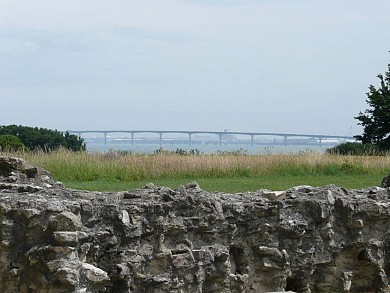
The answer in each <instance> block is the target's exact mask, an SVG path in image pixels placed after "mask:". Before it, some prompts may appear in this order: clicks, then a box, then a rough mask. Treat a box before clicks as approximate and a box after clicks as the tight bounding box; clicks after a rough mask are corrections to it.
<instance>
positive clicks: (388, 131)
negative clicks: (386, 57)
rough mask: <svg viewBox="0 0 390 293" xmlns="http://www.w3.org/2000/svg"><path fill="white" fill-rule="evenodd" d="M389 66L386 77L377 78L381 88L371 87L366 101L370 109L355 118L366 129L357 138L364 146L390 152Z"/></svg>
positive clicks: (389, 66)
mask: <svg viewBox="0 0 390 293" xmlns="http://www.w3.org/2000/svg"><path fill="white" fill-rule="evenodd" d="M387 66H388V70H389V71H387V72H386V73H385V76H383V75H382V74H378V76H377V77H378V78H379V80H380V82H381V84H380V87H379V88H378V89H376V88H375V87H374V86H373V85H370V87H369V89H370V92H369V93H367V97H368V98H367V100H366V101H367V104H368V105H369V108H368V109H367V110H365V112H364V113H362V112H360V113H359V115H358V116H356V117H355V119H357V120H359V121H360V123H358V124H359V125H362V126H363V128H364V131H363V134H362V135H358V136H356V138H357V139H358V140H360V141H361V142H362V143H363V144H375V145H377V146H378V147H379V148H380V149H382V150H390V64H388V65H387Z"/></svg>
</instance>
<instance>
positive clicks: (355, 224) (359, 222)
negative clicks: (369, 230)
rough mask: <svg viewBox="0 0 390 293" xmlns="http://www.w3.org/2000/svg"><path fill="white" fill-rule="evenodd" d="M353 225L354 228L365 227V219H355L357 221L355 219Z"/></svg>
mask: <svg viewBox="0 0 390 293" xmlns="http://www.w3.org/2000/svg"><path fill="white" fill-rule="evenodd" d="M352 226H353V227H354V228H359V229H360V228H363V226H364V224H363V220H355V221H353V223H352Z"/></svg>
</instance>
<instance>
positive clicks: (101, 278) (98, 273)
mask: <svg viewBox="0 0 390 293" xmlns="http://www.w3.org/2000/svg"><path fill="white" fill-rule="evenodd" d="M82 267H83V269H84V271H85V276H86V277H87V279H88V280H90V281H91V282H93V283H104V282H107V281H109V280H110V278H109V277H108V274H107V273H106V272H105V271H103V270H102V269H99V268H97V267H95V266H93V265H91V264H89V263H83V264H82Z"/></svg>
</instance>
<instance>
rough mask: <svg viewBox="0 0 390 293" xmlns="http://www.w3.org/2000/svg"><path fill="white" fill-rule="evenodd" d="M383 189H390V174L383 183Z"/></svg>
mask: <svg viewBox="0 0 390 293" xmlns="http://www.w3.org/2000/svg"><path fill="white" fill-rule="evenodd" d="M381 187H382V188H388V187H390V174H389V175H387V176H386V177H384V178H383V180H382V183H381Z"/></svg>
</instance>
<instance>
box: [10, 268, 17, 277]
mask: <svg viewBox="0 0 390 293" xmlns="http://www.w3.org/2000/svg"><path fill="white" fill-rule="evenodd" d="M9 274H10V275H11V277H17V276H19V275H20V269H16V268H15V269H12V270H10V271H9Z"/></svg>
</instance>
